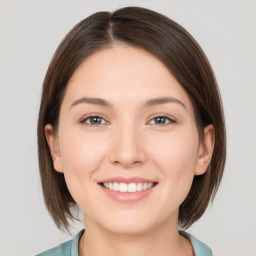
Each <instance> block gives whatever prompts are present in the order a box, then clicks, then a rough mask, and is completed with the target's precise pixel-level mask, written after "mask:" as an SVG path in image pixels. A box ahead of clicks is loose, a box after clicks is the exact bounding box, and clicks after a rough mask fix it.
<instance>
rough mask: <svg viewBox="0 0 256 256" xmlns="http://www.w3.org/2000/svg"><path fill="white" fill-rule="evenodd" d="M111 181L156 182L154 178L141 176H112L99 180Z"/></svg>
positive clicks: (102, 181)
mask: <svg viewBox="0 0 256 256" xmlns="http://www.w3.org/2000/svg"><path fill="white" fill-rule="evenodd" d="M109 182H118V183H127V184H128V183H156V181H154V180H150V179H145V178H141V177H129V178H127V177H112V178H108V179H104V180H101V181H99V182H98V183H109Z"/></svg>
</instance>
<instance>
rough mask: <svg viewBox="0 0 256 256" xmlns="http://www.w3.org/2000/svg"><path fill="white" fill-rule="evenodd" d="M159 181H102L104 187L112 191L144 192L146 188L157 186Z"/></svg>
mask: <svg viewBox="0 0 256 256" xmlns="http://www.w3.org/2000/svg"><path fill="white" fill-rule="evenodd" d="M157 184H158V183H157V182H137V183H135V182H132V183H124V182H100V183H99V185H101V186H102V187H103V188H105V189H108V190H110V191H116V192H120V193H136V192H142V191H146V190H150V189H151V188H152V187H155V186H156V185H157Z"/></svg>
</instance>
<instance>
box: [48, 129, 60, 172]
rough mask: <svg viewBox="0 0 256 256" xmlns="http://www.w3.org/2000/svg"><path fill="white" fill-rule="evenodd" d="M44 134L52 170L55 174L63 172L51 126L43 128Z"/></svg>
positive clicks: (56, 141) (56, 140)
mask: <svg viewBox="0 0 256 256" xmlns="http://www.w3.org/2000/svg"><path fill="white" fill-rule="evenodd" d="M44 132H45V136H46V140H47V142H48V146H49V148H50V152H51V156H52V161H53V166H54V169H55V170H56V171H57V172H63V170H62V162H61V157H60V152H59V145H58V139H57V136H56V135H55V134H54V132H53V127H52V125H50V124H47V125H46V126H45V128H44Z"/></svg>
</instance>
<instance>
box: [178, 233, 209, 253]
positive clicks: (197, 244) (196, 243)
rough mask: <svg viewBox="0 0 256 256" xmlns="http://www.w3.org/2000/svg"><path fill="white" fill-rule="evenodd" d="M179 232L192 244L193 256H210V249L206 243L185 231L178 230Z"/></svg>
mask: <svg viewBox="0 0 256 256" xmlns="http://www.w3.org/2000/svg"><path fill="white" fill-rule="evenodd" d="M179 233H180V235H182V236H184V237H186V238H187V239H189V241H190V242H191V244H192V246H193V250H194V253H195V256H212V251H211V249H210V248H209V247H208V246H207V245H206V244H204V243H202V242H201V241H200V240H198V239H197V238H195V237H194V236H192V235H191V234H189V233H187V232H185V231H179Z"/></svg>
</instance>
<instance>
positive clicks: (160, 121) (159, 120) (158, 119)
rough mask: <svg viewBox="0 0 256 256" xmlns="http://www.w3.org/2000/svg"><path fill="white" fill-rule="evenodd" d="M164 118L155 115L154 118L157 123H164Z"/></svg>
mask: <svg viewBox="0 0 256 256" xmlns="http://www.w3.org/2000/svg"><path fill="white" fill-rule="evenodd" d="M165 120H166V117H157V118H156V122H157V123H158V124H162V123H165Z"/></svg>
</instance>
